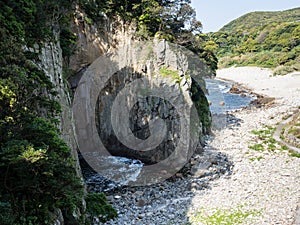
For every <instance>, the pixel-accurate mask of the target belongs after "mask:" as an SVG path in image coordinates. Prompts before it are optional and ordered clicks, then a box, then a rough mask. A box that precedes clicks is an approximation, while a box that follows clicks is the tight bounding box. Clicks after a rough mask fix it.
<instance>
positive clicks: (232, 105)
mask: <svg viewBox="0 0 300 225" xmlns="http://www.w3.org/2000/svg"><path fill="white" fill-rule="evenodd" d="M205 81H206V88H207V90H208V94H207V95H206V97H207V99H208V101H210V102H211V105H210V110H211V113H212V114H225V113H226V112H229V111H235V110H239V109H242V108H244V107H247V106H249V104H250V103H251V101H252V100H254V97H253V96H250V95H248V96H241V95H239V94H231V93H228V91H229V90H230V88H231V86H232V83H230V82H227V81H222V80H218V79H205ZM220 103H224V105H222V104H220Z"/></svg>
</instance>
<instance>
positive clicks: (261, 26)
mask: <svg viewBox="0 0 300 225" xmlns="http://www.w3.org/2000/svg"><path fill="white" fill-rule="evenodd" d="M201 38H202V39H203V40H204V42H203V47H204V48H205V49H208V50H211V51H213V52H214V53H215V54H216V55H217V56H218V59H219V67H228V66H232V65H237V66H245V65H255V66H262V67H269V68H273V69H274V74H286V73H289V72H292V71H296V70H297V71H299V70H300V8H295V9H290V10H286V11H280V12H252V13H248V14H246V15H243V16H241V17H239V18H238V19H236V20H233V21H232V22H230V23H228V24H227V25H225V26H224V27H223V28H222V29H220V30H219V31H218V32H215V33H209V34H204V35H202V36H201Z"/></svg>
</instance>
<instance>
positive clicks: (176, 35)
mask: <svg viewBox="0 0 300 225" xmlns="http://www.w3.org/2000/svg"><path fill="white" fill-rule="evenodd" d="M75 4H78V5H79V6H80V7H81V8H82V9H84V11H85V12H86V13H87V15H88V16H89V18H88V20H89V21H90V22H93V23H95V22H99V21H101V18H103V17H105V16H106V15H107V16H109V17H114V16H116V15H119V16H120V17H121V18H122V19H123V20H124V21H127V22H135V23H136V24H137V28H138V29H137V36H138V37H139V38H141V39H148V38H152V37H158V38H165V39H167V40H170V41H172V42H175V43H178V44H181V45H183V46H184V47H187V48H189V49H191V50H192V51H194V52H196V53H197V54H198V55H199V56H200V57H203V58H204V59H205V60H206V61H207V63H208V64H209V65H211V66H212V68H214V69H215V68H216V65H217V61H216V58H215V57H214V54H213V53H212V51H210V50H205V49H203V48H201V43H202V40H201V39H199V38H197V36H196V34H200V33H201V23H200V22H199V21H197V20H196V17H195V11H194V10H193V9H192V8H191V6H190V0H122V1H121V0H60V1H58V0H47V1H46V0H18V1H17V0H11V1H1V2H0V24H1V27H0V36H1V39H0V158H1V161H0V223H1V224H14V225H18V224H22V225H23V224H24V225H25V224H51V223H53V221H51V218H52V219H53V216H51V215H52V213H54V212H55V210H56V209H57V208H60V209H61V210H62V213H63V216H64V220H65V224H72V225H73V224H78V223H82V221H81V222H79V220H80V218H75V217H74V216H73V212H74V210H75V209H76V208H77V209H78V207H80V206H81V204H82V203H81V202H82V196H83V186H82V184H81V182H80V180H79V178H78V176H77V174H76V170H75V168H74V162H73V160H72V157H71V151H70V149H69V148H68V146H67V144H66V143H65V142H63V141H62V140H61V139H60V138H59V134H60V133H59V130H58V129H57V125H58V123H59V121H58V120H57V118H58V117H57V116H58V115H59V113H60V110H61V109H60V105H59V103H58V102H57V101H56V100H55V99H56V95H57V92H56V89H55V87H54V85H53V83H52V82H51V81H50V80H49V77H47V76H46V75H45V73H44V72H43V71H42V70H41V69H40V68H39V67H38V66H37V65H38V64H39V57H38V56H39V53H40V52H39V50H40V49H41V47H43V45H44V44H45V43H47V42H50V41H53V42H56V41H58V40H56V35H54V34H59V35H60V38H59V41H60V44H61V48H62V50H63V56H64V58H68V57H69V56H70V55H72V54H73V51H74V49H73V47H74V45H75V42H76V36H75V35H74V34H72V32H71V31H70V27H69V26H70V24H69V23H70V18H71V17H72V15H73V10H74V9H75V7H74V6H75ZM86 200H87V210H88V211H89V213H90V214H91V215H92V216H94V215H97V216H99V214H100V215H102V217H101V218H102V219H103V221H104V220H105V219H110V218H113V217H115V216H116V213H115V211H114V210H113V209H112V208H111V206H110V205H108V204H107V202H106V199H105V197H104V196H103V195H88V196H87V198H86Z"/></svg>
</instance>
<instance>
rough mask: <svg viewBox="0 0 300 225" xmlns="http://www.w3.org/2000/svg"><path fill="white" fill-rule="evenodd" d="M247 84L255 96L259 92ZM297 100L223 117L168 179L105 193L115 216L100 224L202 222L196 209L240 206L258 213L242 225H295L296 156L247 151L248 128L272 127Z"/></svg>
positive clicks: (299, 183) (299, 188)
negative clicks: (224, 120) (223, 123)
mask: <svg viewBox="0 0 300 225" xmlns="http://www.w3.org/2000/svg"><path fill="white" fill-rule="evenodd" d="M230 71H231V72H232V71H233V70H230ZM223 75H224V74H223ZM233 78H234V77H233ZM233 78H232V77H231V79H233ZM248 79H249V78H248ZM280 79H281V78H280ZM293 79H294V77H293ZM272 80H273V78H272ZM297 80H299V78H297ZM240 82H241V81H240ZM264 82H266V81H264ZM241 83H244V84H247V82H246V81H244V82H241ZM276 84H277V83H276ZM251 85H252V86H251V87H252V88H254V92H257V93H261V92H260V91H259V90H258V89H257V90H256V89H255V85H254V84H253V83H251ZM293 85H294V84H293ZM271 86H272V84H269V86H266V87H265V88H266V89H267V90H268V94H272V93H271V91H270V89H269V88H271ZM299 87H300V86H299ZM260 89H261V87H260ZM288 90H289V89H287V92H289V91H288ZM294 91H296V90H294ZM261 94H265V93H261ZM298 96H300V95H299V91H298V94H292V95H291V96H290V97H289V95H283V96H282V97H281V98H278V96H274V97H276V102H275V104H273V105H270V106H268V107H263V108H252V109H244V110H242V111H239V112H233V113H230V114H228V115H227V126H226V127H225V128H223V129H220V130H215V131H214V135H213V136H210V137H208V138H207V140H206V146H205V149H204V153H203V154H202V155H195V156H194V157H193V158H192V159H191V161H190V163H189V165H188V166H187V167H186V168H184V169H183V170H182V171H180V172H178V174H176V175H175V176H174V177H173V178H170V179H169V180H167V181H164V182H162V183H160V184H156V185H152V186H146V187H123V188H119V189H115V190H113V191H110V192H108V193H107V195H108V200H109V202H110V203H111V204H112V205H113V207H114V208H115V209H116V210H117V211H118V214H119V216H118V218H117V219H115V220H112V221H108V222H107V223H105V224H120V225H125V224H147V225H151V224H153V225H157V224H178V225H181V224H201V223H200V222H195V221H194V220H193V218H194V216H195V215H197V212H198V211H199V210H200V209H201V210H202V212H204V213H207V214H210V213H212V212H213V211H214V210H215V209H237V208H239V207H241V206H242V207H243V210H246V211H248V210H249V211H252V210H256V211H257V212H259V213H258V214H255V215H252V218H251V220H250V219H249V220H248V219H245V221H244V222H243V224H259V225H264V224H266V225H270V224H280V225H290V224H297V223H298V224H299V221H300V220H299V218H300V212H299V203H300V158H296V157H291V156H289V153H288V151H285V150H275V151H268V150H266V151H255V150H252V149H249V147H248V146H249V145H251V144H253V143H255V142H256V141H257V136H256V135H255V134H253V133H251V130H260V129H263V128H264V127H265V126H266V125H267V126H272V127H276V124H278V123H279V122H280V121H282V120H283V119H284V117H285V116H286V115H287V114H288V113H289V112H290V111H291V110H294V109H295V108H296V107H298V106H300V98H299V97H298ZM271 97H272V95H271ZM198 215H199V214H198Z"/></svg>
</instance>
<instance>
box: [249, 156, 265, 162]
mask: <svg viewBox="0 0 300 225" xmlns="http://www.w3.org/2000/svg"><path fill="white" fill-rule="evenodd" d="M262 159H264V157H262V156H258V157H252V158H250V159H249V160H250V161H251V162H254V161H255V160H257V161H260V160H262Z"/></svg>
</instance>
